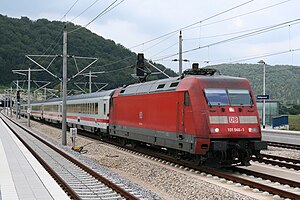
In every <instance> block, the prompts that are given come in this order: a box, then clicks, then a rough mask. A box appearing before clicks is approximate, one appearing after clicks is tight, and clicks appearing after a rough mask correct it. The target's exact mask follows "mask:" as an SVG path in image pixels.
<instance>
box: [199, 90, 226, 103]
mask: <svg viewBox="0 0 300 200" xmlns="http://www.w3.org/2000/svg"><path fill="white" fill-rule="evenodd" d="M204 93H205V96H206V99H207V103H208V105H210V106H222V105H229V99H228V95H227V92H226V89H225V88H205V89H204Z"/></svg>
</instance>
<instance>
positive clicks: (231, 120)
mask: <svg viewBox="0 0 300 200" xmlns="http://www.w3.org/2000/svg"><path fill="white" fill-rule="evenodd" d="M228 122H229V123H230V124H238V123H239V117H236V116H228Z"/></svg>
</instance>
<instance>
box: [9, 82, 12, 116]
mask: <svg viewBox="0 0 300 200" xmlns="http://www.w3.org/2000/svg"><path fill="white" fill-rule="evenodd" d="M11 92H12V87H10V91H9V108H10V117H11V116H12V95H11Z"/></svg>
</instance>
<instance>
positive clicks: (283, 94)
mask: <svg viewBox="0 0 300 200" xmlns="http://www.w3.org/2000/svg"><path fill="white" fill-rule="evenodd" d="M211 67H212V68H216V69H218V70H219V71H220V72H221V73H222V74H224V75H230V76H238V77H245V78H247V79H248V80H249V81H250V84H251V86H252V89H253V90H254V93H255V95H261V94H263V66H262V65H259V64H257V65H254V64H222V65H215V66H211ZM266 94H269V95H270V99H271V100H278V101H280V102H281V103H284V104H296V103H297V104H299V103H300V66H289V65H284V66H282V65H275V66H270V65H266Z"/></svg>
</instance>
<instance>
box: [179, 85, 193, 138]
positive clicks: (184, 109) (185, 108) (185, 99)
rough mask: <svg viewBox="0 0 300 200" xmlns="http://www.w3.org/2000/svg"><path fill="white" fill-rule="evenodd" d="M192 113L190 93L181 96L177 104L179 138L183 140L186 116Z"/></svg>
mask: <svg viewBox="0 0 300 200" xmlns="http://www.w3.org/2000/svg"><path fill="white" fill-rule="evenodd" d="M189 112H190V99H189V94H188V92H187V91H186V92H184V93H180V94H179V101H178V102H177V131H176V136H177V138H180V139H182V138H183V134H185V124H186V120H187V117H186V114H188V113H189Z"/></svg>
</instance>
